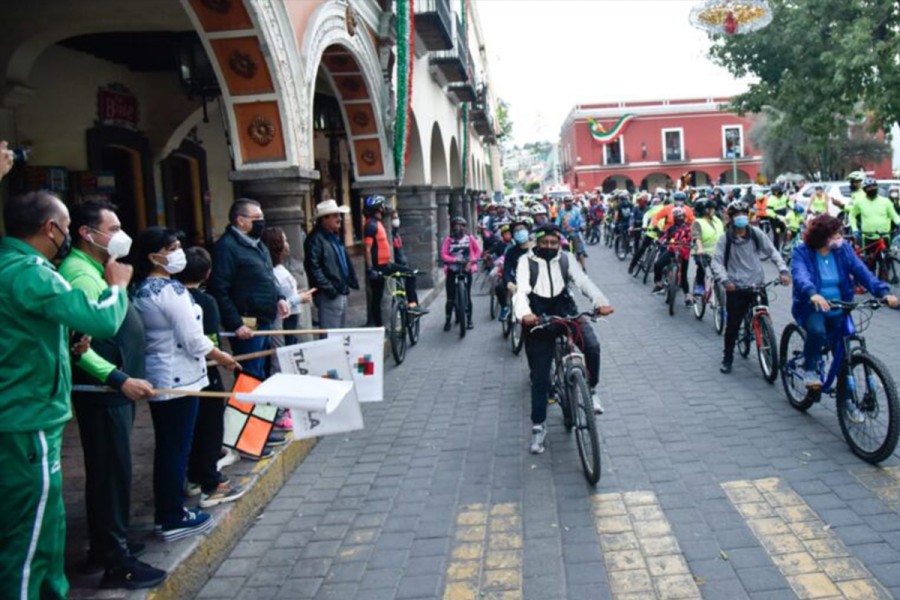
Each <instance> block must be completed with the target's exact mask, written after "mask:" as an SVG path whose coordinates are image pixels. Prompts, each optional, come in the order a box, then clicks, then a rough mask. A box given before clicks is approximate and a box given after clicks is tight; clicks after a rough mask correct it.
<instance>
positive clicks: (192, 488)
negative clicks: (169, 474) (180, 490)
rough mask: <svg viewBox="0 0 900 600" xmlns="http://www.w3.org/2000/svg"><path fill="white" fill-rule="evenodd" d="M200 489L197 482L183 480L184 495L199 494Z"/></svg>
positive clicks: (192, 495) (191, 496)
mask: <svg viewBox="0 0 900 600" xmlns="http://www.w3.org/2000/svg"><path fill="white" fill-rule="evenodd" d="M202 491H203V490H201V489H200V484H199V483H193V482H191V481H186V482H184V495H185V496H187V497H188V498H193V497H194V496H199V495H200V493H201V492H202Z"/></svg>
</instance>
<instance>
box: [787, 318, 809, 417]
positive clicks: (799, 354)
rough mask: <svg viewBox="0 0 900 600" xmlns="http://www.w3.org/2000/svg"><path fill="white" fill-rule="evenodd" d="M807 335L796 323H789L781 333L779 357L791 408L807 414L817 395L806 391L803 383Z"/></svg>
mask: <svg viewBox="0 0 900 600" xmlns="http://www.w3.org/2000/svg"><path fill="white" fill-rule="evenodd" d="M805 343H806V333H805V332H804V331H803V330H802V329H800V327H799V326H798V325H797V324H796V323H789V324H788V325H787V327H785V328H784V331H783V332H782V333H781V344H780V346H781V347H780V352H779V356H780V357H781V362H780V371H781V385H782V386H784V395H785V396H787V399H788V402H789V403H790V405H791V406H793V407H794V408H796V409H797V410H799V411H800V412H806V411H807V410H809V407H810V406H812V405H813V403H814V402H815V401H816V397H817V395H816V394H815V393H811V392H810V390H808V389H806V384H805V383H804V381H803V374H804V369H803V363H804V358H803V346H804V344H805Z"/></svg>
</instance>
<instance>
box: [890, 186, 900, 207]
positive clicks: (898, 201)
mask: <svg viewBox="0 0 900 600" xmlns="http://www.w3.org/2000/svg"><path fill="white" fill-rule="evenodd" d="M888 199H889V200H890V201H891V203H892V204H893V205H894V210H896V211H897V214H900V187H898V186H896V185H892V186H891V189H890V191H888Z"/></svg>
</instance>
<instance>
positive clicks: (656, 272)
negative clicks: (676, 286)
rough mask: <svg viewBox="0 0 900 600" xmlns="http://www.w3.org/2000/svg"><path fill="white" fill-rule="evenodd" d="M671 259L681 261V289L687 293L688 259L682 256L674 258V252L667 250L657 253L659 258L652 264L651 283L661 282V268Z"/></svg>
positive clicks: (667, 264)
mask: <svg viewBox="0 0 900 600" xmlns="http://www.w3.org/2000/svg"><path fill="white" fill-rule="evenodd" d="M673 260H679V261H681V281H680V282H679V283H680V284H681V290H682V291H683V292H684V293H685V294H687V293H688V265H689V264H690V263H689V261H686V260H684V259H682V258H676V257H675V254H674V253H673V252H671V251H669V250H667V251H665V252H663V253H662V254H660V255H659V258H657V259H656V264H655V265H653V283H655V284H659V283H660V282H662V273H663V270H664V269H665V268H666V267H667V266H669V263H670V262H672V261H673Z"/></svg>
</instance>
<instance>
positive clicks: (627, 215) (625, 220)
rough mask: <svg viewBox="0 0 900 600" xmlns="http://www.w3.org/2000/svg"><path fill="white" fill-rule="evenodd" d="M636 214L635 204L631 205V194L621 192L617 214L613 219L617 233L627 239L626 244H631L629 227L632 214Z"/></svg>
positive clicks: (617, 204)
mask: <svg viewBox="0 0 900 600" xmlns="http://www.w3.org/2000/svg"><path fill="white" fill-rule="evenodd" d="M633 212H634V204H632V203H631V197H630V194H629V193H628V192H626V191H621V192H619V201H618V202H617V203H616V214H615V215H614V217H613V223H614V225H615V233H616V234H619V233H621V234H622V235H623V236H624V237H625V244H626V245H628V244H630V243H631V236H630V235H629V232H628V230H629V227H630V225H631V213H633Z"/></svg>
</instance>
